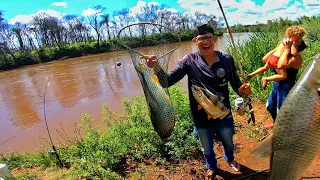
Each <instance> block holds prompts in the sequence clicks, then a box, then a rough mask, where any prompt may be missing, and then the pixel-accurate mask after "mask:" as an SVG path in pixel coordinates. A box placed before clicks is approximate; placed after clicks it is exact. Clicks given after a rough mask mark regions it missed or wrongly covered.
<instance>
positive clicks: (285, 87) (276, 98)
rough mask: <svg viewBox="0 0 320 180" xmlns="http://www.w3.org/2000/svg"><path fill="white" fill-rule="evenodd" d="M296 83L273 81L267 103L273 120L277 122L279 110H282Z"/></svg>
mask: <svg viewBox="0 0 320 180" xmlns="http://www.w3.org/2000/svg"><path fill="white" fill-rule="evenodd" d="M294 84H295V82H292V83H287V84H283V83H281V84H279V83H278V82H273V88H272V91H271V93H270V95H269V98H268V101H267V104H266V107H267V110H268V111H269V113H270V114H271V116H272V119H273V122H275V120H276V117H277V114H278V111H279V110H280V107H281V105H282V103H283V102H284V100H285V99H286V97H287V95H288V93H289V92H290V90H291V88H292V87H293V86H294Z"/></svg>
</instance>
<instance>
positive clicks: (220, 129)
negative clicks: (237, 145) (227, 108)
mask: <svg viewBox="0 0 320 180" xmlns="http://www.w3.org/2000/svg"><path fill="white" fill-rule="evenodd" d="M209 121H213V122H212V123H211V124H210V125H209V126H208V127H201V128H197V127H195V128H194V130H195V133H196V135H197V136H198V138H199V140H200V145H201V151H202V152H203V155H204V158H205V160H206V166H207V168H208V169H212V170H217V169H218V165H217V159H216V157H215V154H214V150H213V143H214V140H213V138H214V137H217V138H218V139H219V140H220V141H221V143H222V145H223V148H224V152H225V154H224V159H225V160H226V161H227V162H232V161H233V160H234V156H233V152H234V144H233V135H234V134H235V131H234V122H233V117H232V114H229V115H227V116H226V117H225V118H224V119H223V120H218V119H215V120H209Z"/></svg>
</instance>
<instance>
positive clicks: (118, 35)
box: [117, 22, 181, 60]
mask: <svg viewBox="0 0 320 180" xmlns="http://www.w3.org/2000/svg"><path fill="white" fill-rule="evenodd" d="M141 24H148V25H154V26H156V27H157V28H158V29H159V26H161V27H163V28H166V29H169V30H171V29H170V28H168V27H166V26H163V25H161V24H156V23H150V22H138V23H132V24H129V25H127V26H125V27H123V28H121V29H120V30H119V32H118V34H117V38H118V39H120V34H121V31H123V30H124V29H125V28H127V27H131V26H135V25H141ZM172 32H173V31H172ZM177 36H178V39H179V43H178V45H177V46H176V47H175V48H173V49H171V50H170V51H168V52H166V53H165V54H163V55H161V56H160V57H157V59H156V60H158V59H160V58H162V57H163V56H166V55H167V54H169V53H171V52H173V51H174V50H176V49H178V47H179V46H180V44H181V38H180V35H179V34H178V33H177ZM119 43H120V44H121V45H122V46H124V47H125V48H127V49H129V50H131V51H133V52H135V53H137V54H139V55H140V56H143V55H144V54H141V53H140V52H139V51H136V50H134V49H132V48H130V47H129V46H127V45H125V44H123V43H121V42H119Z"/></svg>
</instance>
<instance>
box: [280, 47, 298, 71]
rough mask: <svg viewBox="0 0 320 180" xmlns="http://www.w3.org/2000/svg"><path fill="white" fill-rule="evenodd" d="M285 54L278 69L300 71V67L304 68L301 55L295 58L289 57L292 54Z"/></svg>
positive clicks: (286, 52)
mask: <svg viewBox="0 0 320 180" xmlns="http://www.w3.org/2000/svg"><path fill="white" fill-rule="evenodd" d="M283 53H285V54H284V56H283V57H282V56H281V57H280V59H279V62H280V60H281V61H282V63H281V64H280V63H278V68H279V69H288V68H291V67H293V68H295V69H300V67H301V66H302V57H301V55H300V54H299V53H298V54H297V55H296V56H295V57H294V56H289V55H290V52H288V51H285V52H283Z"/></svg>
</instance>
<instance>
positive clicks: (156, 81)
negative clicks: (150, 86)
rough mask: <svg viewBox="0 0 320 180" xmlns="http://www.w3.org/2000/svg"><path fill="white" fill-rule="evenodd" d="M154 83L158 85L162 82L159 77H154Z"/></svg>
mask: <svg viewBox="0 0 320 180" xmlns="http://www.w3.org/2000/svg"><path fill="white" fill-rule="evenodd" d="M153 81H154V82H155V83H157V84H160V81H159V78H158V76H157V75H153Z"/></svg>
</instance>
